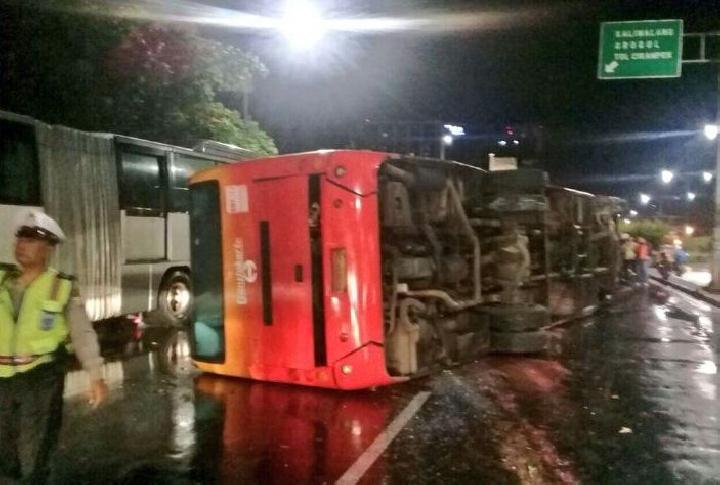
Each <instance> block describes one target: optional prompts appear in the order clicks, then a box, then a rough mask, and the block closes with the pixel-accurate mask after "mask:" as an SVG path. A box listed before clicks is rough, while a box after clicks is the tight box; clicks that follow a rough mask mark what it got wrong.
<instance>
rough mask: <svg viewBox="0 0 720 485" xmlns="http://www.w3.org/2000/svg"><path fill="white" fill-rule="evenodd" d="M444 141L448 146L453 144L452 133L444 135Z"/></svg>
mask: <svg viewBox="0 0 720 485" xmlns="http://www.w3.org/2000/svg"><path fill="white" fill-rule="evenodd" d="M442 142H443V143H444V144H446V145H448V146H450V145H452V144H453V136H452V135H444V136H443V137H442Z"/></svg>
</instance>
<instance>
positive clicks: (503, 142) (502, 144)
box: [498, 140, 507, 147]
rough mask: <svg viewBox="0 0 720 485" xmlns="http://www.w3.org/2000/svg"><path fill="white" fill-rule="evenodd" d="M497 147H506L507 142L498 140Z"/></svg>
mask: <svg viewBox="0 0 720 485" xmlns="http://www.w3.org/2000/svg"><path fill="white" fill-rule="evenodd" d="M498 145H500V146H501V147H504V146H505V145H507V142H506V141H505V140H498Z"/></svg>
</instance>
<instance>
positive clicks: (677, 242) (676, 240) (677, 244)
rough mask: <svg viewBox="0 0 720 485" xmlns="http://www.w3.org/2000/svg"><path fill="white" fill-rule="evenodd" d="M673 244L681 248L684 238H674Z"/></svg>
mask: <svg viewBox="0 0 720 485" xmlns="http://www.w3.org/2000/svg"><path fill="white" fill-rule="evenodd" d="M673 246H677V247H679V248H681V247H682V240H681V239H673Z"/></svg>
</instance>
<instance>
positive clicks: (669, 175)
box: [660, 168, 675, 185]
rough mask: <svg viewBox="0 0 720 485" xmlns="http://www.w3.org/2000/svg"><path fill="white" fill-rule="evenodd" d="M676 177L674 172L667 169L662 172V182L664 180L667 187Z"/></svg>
mask: <svg viewBox="0 0 720 485" xmlns="http://www.w3.org/2000/svg"><path fill="white" fill-rule="evenodd" d="M674 177H675V174H674V173H673V171H672V170H668V169H666V168H664V169H662V170H660V180H662V183H664V184H665V185H667V184H669V183H670V182H672V180H673V178H674Z"/></svg>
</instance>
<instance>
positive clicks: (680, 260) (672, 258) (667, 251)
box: [620, 233, 688, 284]
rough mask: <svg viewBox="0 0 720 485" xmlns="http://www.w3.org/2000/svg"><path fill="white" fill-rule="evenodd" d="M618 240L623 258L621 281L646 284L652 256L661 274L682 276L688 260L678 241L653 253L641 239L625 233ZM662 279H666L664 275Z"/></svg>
mask: <svg viewBox="0 0 720 485" xmlns="http://www.w3.org/2000/svg"><path fill="white" fill-rule="evenodd" d="M620 240H621V248H622V257H623V268H622V279H623V281H625V282H626V283H634V282H639V283H642V284H645V283H647V281H648V276H649V271H650V267H651V266H652V265H653V255H655V256H656V258H657V260H656V265H657V267H658V269H659V270H660V272H661V273H664V270H667V272H668V273H669V272H670V271H673V272H675V273H677V274H682V270H683V268H684V265H685V263H686V262H687V260H688V253H687V252H686V251H685V250H684V249H683V247H682V244H681V243H679V241H676V242H675V243H674V244H672V245H670V244H668V245H664V246H662V247H660V248H659V249H658V250H657V251H655V252H654V251H653V247H652V245H651V244H650V243H649V242H648V241H647V240H646V239H645V238H643V237H634V236H631V235H630V234H627V233H626V234H623V235H622V236H621V238H620ZM663 277H664V278H667V276H665V275H664V274H663Z"/></svg>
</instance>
